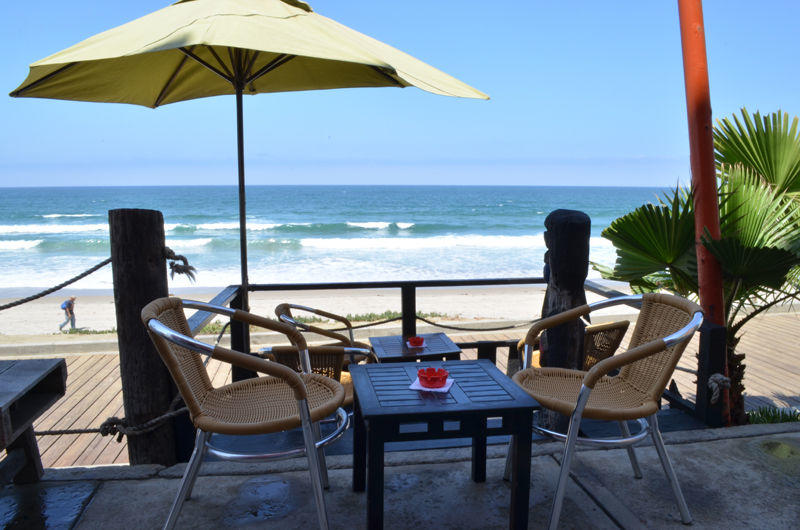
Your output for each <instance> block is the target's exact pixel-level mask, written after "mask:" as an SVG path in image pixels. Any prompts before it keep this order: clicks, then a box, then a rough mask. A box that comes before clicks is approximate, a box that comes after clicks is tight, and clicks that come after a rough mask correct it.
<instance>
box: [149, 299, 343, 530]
mask: <svg viewBox="0 0 800 530" xmlns="http://www.w3.org/2000/svg"><path fill="white" fill-rule="evenodd" d="M183 308H192V309H199V310H202V311H208V312H213V313H218V314H222V315H225V316H228V317H230V318H232V319H235V320H239V321H242V322H245V323H247V324H251V325H256V326H259V327H263V328H266V329H270V330H273V331H277V332H279V333H283V334H285V335H286V336H287V337H288V339H289V340H290V341H291V342H292V343H293V344H294V345H295V346H296V347H297V348H298V350H299V351H300V352H301V353H302V355H301V358H303V360H304V363H303V364H304V365H305V367H306V369H305V370H303V372H304V373H300V374H298V373H296V372H295V371H294V370H290V369H288V368H287V367H285V366H283V365H280V364H278V363H270V362H267V361H264V360H262V359H259V358H257V357H254V356H251V355H246V354H244V353H240V352H237V351H234V350H229V349H226V348H223V347H220V346H211V345H209V344H205V343H203V342H200V341H197V340H195V339H194V338H192V337H191V332H190V329H189V325H188V323H187V321H186V316H185V315H184V312H183ZM142 321H143V322H144V323H145V325H146V326H147V329H148V333H149V334H150V337H151V338H152V340H153V343H154V344H155V346H156V349H157V350H158V353H159V355H160V356H161V359H162V360H163V361H164V364H166V366H167V369H168V370H169V372H170V374H171V375H172V378H173V379H174V381H175V384H176V385H177V387H178V390H179V391H180V394H181V397H182V398H183V400H184V402H185V403H186V406H187V408H188V409H189V414H190V416H191V419H192V422H193V423H194V426H195V427H196V428H197V437H196V439H195V446H194V451H193V452H192V456H191V459H190V460H189V463H188V465H187V466H186V472H185V473H184V475H183V479H182V481H181V485H180V489H179V491H178V495H177V497H176V498H175V501H174V503H173V505H172V508H171V510H170V513H169V516H168V517H167V521H166V523H165V524H164V528H167V529H171V528H173V527H174V526H175V523H176V521H177V518H178V516H179V514H180V511H181V508H182V506H183V503H184V501H186V500H187V499H188V498H189V496H190V495H191V492H192V488H193V487H194V482H195V480H196V478H197V473H198V471H199V469H200V464H201V462H202V460H203V457H204V456H205V454H206V452H208V453H211V454H212V455H214V456H216V457H218V458H221V459H224V460H243V461H248V462H252V461H258V460H271V459H274V458H280V457H287V456H295V455H300V454H303V453H305V455H306V456H307V457H308V467H309V472H310V474H311V482H312V487H313V491H314V497H315V500H316V506H317V516H318V518H319V524H320V527H321V528H328V516H327V510H326V507H325V498H324V496H323V492H322V489H323V487H324V486H325V482H326V480H325V479H326V478H327V470H326V468H325V462H324V453H323V447H324V446H325V445H326V444H328V443H331V442H332V441H334V440H336V439H338V438H339V437H340V436H341V435H342V434H343V433H344V431H345V430H346V429H347V426H348V417H347V414H346V413H345V412H344V410H343V409H342V408H341V407H340V405H341V404H342V400H343V399H344V389H343V388H342V386H341V385H340V384H339V383H337V382H336V381H333V380H331V379H329V378H327V377H324V376H321V375H317V374H312V373H309V370H308V364H309V363H308V357H307V356H306V355H305V352H306V342H305V340H304V339H303V337H302V336H301V335H300V333H298V332H297V331H296V330H295V329H294V328H292V327H291V326H289V325H287V324H284V323H281V322H276V321H274V320H269V319H266V318H263V317H259V316H256V315H252V314H250V313H246V312H244V311H239V310H232V309H229V308H226V307H219V306H214V305H210V304H205V303H202V302H193V301H188V300H181V299H179V298H159V299H158V300H154V301H153V302H151V303H149V304H148V305H147V306H145V308H144V309H142ZM199 353H202V354H206V355H209V356H210V357H212V358H214V359H219V360H221V361H224V362H228V363H231V364H233V365H236V366H240V367H242V368H246V369H248V370H253V371H256V372H260V373H262V374H266V375H267V376H268V377H256V378H252V379H247V380H244V381H237V382H235V383H231V384H228V385H224V386H222V387H219V388H214V387H213V386H212V384H211V381H210V379H209V377H208V373H207V372H206V369H205V366H203V363H202V361H201V359H200V355H199ZM334 413H335V414H336V416H337V426H336V429H334V431H333V432H332V433H331V434H329V435H328V436H326V437H325V438H324V439H320V435H319V422H320V421H321V420H322V419H324V418H327V417H328V416H330V415H332V414H334ZM297 427H302V429H303V439H304V442H305V446H304V447H303V448H298V449H294V450H290V451H284V452H282V453H276V454H263V455H252V454H246V455H243V454H236V453H229V452H225V451H223V450H221V449H219V448H216V447H214V446H213V445H212V444H211V443H210V441H211V435H212V434H213V433H221V434H265V433H273V432H279V431H286V430H290V429H295V428H297Z"/></svg>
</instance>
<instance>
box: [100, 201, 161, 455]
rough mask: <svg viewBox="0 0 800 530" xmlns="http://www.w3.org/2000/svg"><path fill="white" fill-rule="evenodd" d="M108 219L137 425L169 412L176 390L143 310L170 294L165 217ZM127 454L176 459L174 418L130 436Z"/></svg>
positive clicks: (123, 369)
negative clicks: (145, 323) (153, 341)
mask: <svg viewBox="0 0 800 530" xmlns="http://www.w3.org/2000/svg"><path fill="white" fill-rule="evenodd" d="M108 224H109V234H110V241H111V266H112V271H113V278H114V304H115V306H116V310H117V340H118V342H119V368H120V375H121V377H122V400H123V404H124V405H125V417H126V418H127V419H128V423H129V424H130V425H139V424H142V423H144V422H146V421H149V420H151V419H153V418H155V417H156V416H160V415H162V414H163V413H164V412H166V411H167V409H168V407H169V405H170V402H171V401H172V398H173V396H174V394H175V388H174V386H173V384H172V379H171V378H170V375H169V372H168V371H167V368H166V367H165V366H164V363H163V362H162V361H161V359H160V358H159V356H158V353H157V352H156V350H155V347H154V346H153V343H152V341H151V340H150V337H149V336H148V335H147V330H146V329H145V327H144V325H143V324H142V320H141V316H140V313H141V311H142V308H143V307H144V306H145V305H147V304H148V303H150V302H151V301H152V300H154V299H156V298H159V297H162V296H167V294H168V291H167V265H166V261H165V255H164V217H163V216H162V215H161V212H158V211H155V210H135V209H121V210H109V212H108ZM128 456H129V458H130V463H131V464H162V465H167V466H168V465H172V464H174V463H175V439H174V434H173V428H172V424H171V422H166V423H165V424H164V425H162V426H161V427H159V428H158V429H156V430H154V431H151V432H149V433H146V434H140V435H138V436H129V437H128Z"/></svg>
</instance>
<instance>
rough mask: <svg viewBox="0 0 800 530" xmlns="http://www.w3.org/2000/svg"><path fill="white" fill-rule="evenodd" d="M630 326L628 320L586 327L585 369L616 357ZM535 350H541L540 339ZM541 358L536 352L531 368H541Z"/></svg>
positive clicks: (584, 341) (532, 358)
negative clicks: (613, 356) (616, 352)
mask: <svg viewBox="0 0 800 530" xmlns="http://www.w3.org/2000/svg"><path fill="white" fill-rule="evenodd" d="M628 326H630V322H629V321H627V320H620V321H617V322H606V323H603V324H594V325H591V326H586V329H585V330H584V337H583V355H584V357H583V369H584V370H588V369H590V368H591V367H592V366H594V365H595V364H597V363H599V362H600V361H602V360H604V359H608V358H609V357H611V356H612V355H614V352H615V351H617V348H619V345H620V343H621V342H622V339H623V338H624V337H625V333H626V332H627V331H628ZM526 340H527V337H524V338H523V339H522V340H520V341H519V344H517V348H518V350H519V351H524V349H525V344H526V342H525V341H526ZM533 348H534V350H538V349H539V340H538V337H537V340H536V342H535V344H534V345H533ZM540 356H541V354H540V352H539V351H534V352H533V353H532V354H531V361H530V366H533V367H535V368H541V364H540V363H539V358H540Z"/></svg>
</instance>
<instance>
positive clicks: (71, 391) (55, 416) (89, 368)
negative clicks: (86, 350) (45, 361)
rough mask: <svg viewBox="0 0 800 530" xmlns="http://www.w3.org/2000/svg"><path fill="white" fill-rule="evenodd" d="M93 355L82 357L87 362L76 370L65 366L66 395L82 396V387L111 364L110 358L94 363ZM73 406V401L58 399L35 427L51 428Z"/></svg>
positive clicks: (38, 428)
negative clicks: (96, 373) (97, 372)
mask: <svg viewBox="0 0 800 530" xmlns="http://www.w3.org/2000/svg"><path fill="white" fill-rule="evenodd" d="M94 357H96V356H94V355H87V356H83V360H85V361H87V362H84V363H81V364H80V366H79V367H78V368H77V369H73V368H71V367H70V365H69V364H68V365H67V395H68V396H75V395H83V393H84V390H83V387H84V385H85V384H87V383H89V382H90V381H91V379H92V378H93V377H95V373H94V372H96V371H100V370H102V369H103V368H104V367H105V366H107V365H108V364H109V363H113V361H114V360H113V357H112V356H110V355H109V356H103V357H108V358H103V359H98V360H97V361H98V362H96V363H95V361H94V359H93V358H94ZM75 364H77V363H75ZM74 405H75V403H74V401H73V400H69V399H60V400H59V401H57V402H56V403H55V404H54V405H53V406H52V407H50V409H48V411H47V412H46V413H45V414H43V415H42V416H40V417H39V419H38V420H37V422H36V424H35V427H36V429H37V430H46V429H51V428H53V427H52V426H53V425H54V424H55V423H56V422H57V421H58V420H59V419H60V418H61V417H62V416H63V415H64V414H65V413H66V411H67V410H69V409H70V408H71V407H73V406H74Z"/></svg>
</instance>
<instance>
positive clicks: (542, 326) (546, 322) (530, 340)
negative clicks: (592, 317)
mask: <svg viewBox="0 0 800 530" xmlns="http://www.w3.org/2000/svg"><path fill="white" fill-rule="evenodd" d="M591 310H592V308H591V307H589V306H588V305H586V304H584V305H582V306H578V307H575V308H572V309H569V310H567V311H564V312H562V313H558V314H557V315H553V316H550V317H547V318H543V319H541V320H540V321H538V322H536V323H535V324H534V325H533V326H531V327H530V329H529V330H528V333H527V335H525V338H524V339H522V340H521V341H519V344H518V345H517V347H518V348H520V349H522V348H523V347H524V346H525V345H526V344H535V343H536V342H537V339H538V338H539V335H540V334H541V333H542V331H544V330H546V329H550V328H552V327H555V326H558V325H559V324H564V323H566V322H569V321H570V320H575V319H576V318H580V317H582V316H583V315H586V314H588V313H589V312H590V311H591Z"/></svg>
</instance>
